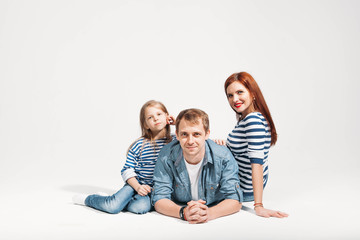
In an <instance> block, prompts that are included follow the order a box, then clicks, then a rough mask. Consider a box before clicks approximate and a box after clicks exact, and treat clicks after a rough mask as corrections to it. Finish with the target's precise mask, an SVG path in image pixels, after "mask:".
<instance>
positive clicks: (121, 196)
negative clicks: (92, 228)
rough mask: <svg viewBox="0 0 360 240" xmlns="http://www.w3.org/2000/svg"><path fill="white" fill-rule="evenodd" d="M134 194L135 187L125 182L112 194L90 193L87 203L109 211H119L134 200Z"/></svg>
mask: <svg viewBox="0 0 360 240" xmlns="http://www.w3.org/2000/svg"><path fill="white" fill-rule="evenodd" d="M134 194H135V191H134V189H133V188H132V187H131V186H129V185H128V184H125V185H124V187H123V188H121V189H120V190H119V191H118V192H117V193H115V194H114V195H112V196H100V195H96V194H94V195H89V196H88V197H87V198H86V199H85V205H86V206H89V207H92V208H95V209H97V210H100V211H103V212H107V213H113V214H114V213H119V212H121V211H122V210H123V209H124V208H125V207H126V205H127V204H128V203H129V202H130V201H131V200H132V197H133V196H134Z"/></svg>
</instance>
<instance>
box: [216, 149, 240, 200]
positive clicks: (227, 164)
mask: <svg viewBox="0 0 360 240" xmlns="http://www.w3.org/2000/svg"><path fill="white" fill-rule="evenodd" d="M238 172H239V167H238V165H237V163H236V160H235V159H234V157H233V155H232V154H231V152H230V151H229V150H228V149H227V154H226V157H225V159H224V161H223V163H222V177H221V180H220V186H221V187H220V192H221V193H222V194H224V196H225V199H234V200H238V201H239V202H242V201H243V193H242V191H241V189H240V180H239V175H238Z"/></svg>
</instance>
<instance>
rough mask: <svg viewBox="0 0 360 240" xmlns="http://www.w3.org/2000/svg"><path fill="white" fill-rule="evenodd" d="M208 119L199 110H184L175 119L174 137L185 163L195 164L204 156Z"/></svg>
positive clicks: (207, 136)
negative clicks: (178, 143)
mask: <svg viewBox="0 0 360 240" xmlns="http://www.w3.org/2000/svg"><path fill="white" fill-rule="evenodd" d="M209 134H210V130H209V117H208V115H207V114H206V113H205V112H204V111H202V110H200V109H195V108H191V109H186V110H183V111H181V112H180V113H179V115H178V116H177V118H176V137H177V139H178V140H179V142H180V145H181V147H182V149H183V154H184V157H185V159H186V161H187V162H188V163H190V164H197V163H198V162H200V161H201V160H202V159H203V157H204V155H205V140H206V139H208V138H209Z"/></svg>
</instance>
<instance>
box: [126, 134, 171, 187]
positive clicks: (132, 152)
mask: <svg viewBox="0 0 360 240" xmlns="http://www.w3.org/2000/svg"><path fill="white" fill-rule="evenodd" d="M172 137H173V138H174V136H172ZM154 142H155V143H156V144H154V143H151V142H150V140H147V139H145V138H143V137H141V138H139V139H138V140H137V141H136V142H135V143H134V144H133V145H132V146H131V147H130V149H129V152H128V154H127V157H126V162H125V165H124V167H123V169H122V170H121V176H122V178H123V180H124V182H126V181H127V180H128V179H129V178H131V177H136V179H137V180H138V182H139V183H140V184H147V185H150V186H152V185H153V175H154V169H155V163H156V160H157V157H158V155H159V152H160V150H161V148H162V147H163V146H165V144H166V138H161V139H158V140H155V141H154Z"/></svg>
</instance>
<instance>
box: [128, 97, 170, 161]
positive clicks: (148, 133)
mask: <svg viewBox="0 0 360 240" xmlns="http://www.w3.org/2000/svg"><path fill="white" fill-rule="evenodd" d="M154 106H156V107H159V108H160V109H161V110H162V111H163V112H164V113H166V114H167V115H168V114H169V112H168V110H167V109H166V107H165V105H164V104H163V103H161V102H159V101H155V100H150V101H147V102H146V103H145V104H144V105H143V106H142V107H141V110H140V127H141V137H143V138H145V139H144V141H143V143H142V145H141V150H140V157H141V154H142V151H143V149H144V146H145V142H146V141H150V142H151V143H153V146H154V151H155V150H156V146H157V145H156V142H155V141H154V136H153V134H152V132H151V131H150V129H147V128H146V118H145V110H146V108H147V107H154ZM165 128H166V133H165V137H166V141H165V142H166V143H169V142H171V140H172V137H171V135H170V125H169V124H167V125H166V127H165ZM139 139H140V138H138V139H136V140H135V141H134V142H133V143H131V144H130V146H129V148H128V150H127V153H126V155H128V154H129V151H130V149H131V148H132V146H133V145H134V144H135V143H136V142H137V141H139Z"/></svg>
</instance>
